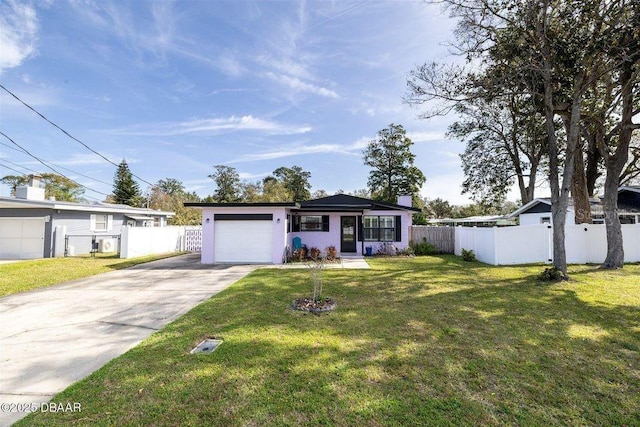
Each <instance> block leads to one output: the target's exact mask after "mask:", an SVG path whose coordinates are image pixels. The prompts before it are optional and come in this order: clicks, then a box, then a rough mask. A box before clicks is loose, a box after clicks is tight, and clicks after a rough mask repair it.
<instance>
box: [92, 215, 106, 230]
mask: <svg viewBox="0 0 640 427" xmlns="http://www.w3.org/2000/svg"><path fill="white" fill-rule="evenodd" d="M95 218H96V220H95V225H94V227H93V231H107V229H108V224H109V217H108V215H95Z"/></svg>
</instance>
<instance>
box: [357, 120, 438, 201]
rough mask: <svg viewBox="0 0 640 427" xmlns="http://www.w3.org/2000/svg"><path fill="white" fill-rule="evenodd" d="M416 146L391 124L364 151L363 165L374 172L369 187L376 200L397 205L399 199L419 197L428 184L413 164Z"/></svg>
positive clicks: (370, 174)
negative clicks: (423, 185)
mask: <svg viewBox="0 0 640 427" xmlns="http://www.w3.org/2000/svg"><path fill="white" fill-rule="evenodd" d="M412 145H413V142H412V141H411V139H409V137H407V134H406V131H405V130H404V128H403V127H402V126H401V125H396V124H393V123H392V124H390V125H389V127H388V128H385V129H382V130H381V131H379V132H378V137H377V138H376V139H374V140H373V141H371V142H369V145H367V148H366V149H365V150H364V164H365V165H367V166H371V167H372V168H373V169H372V170H371V171H370V172H369V180H368V182H367V185H368V187H369V191H370V192H371V194H372V196H373V198H374V199H377V200H383V201H386V202H390V203H396V201H397V199H398V196H401V195H405V194H410V195H412V196H418V194H419V192H420V188H421V187H422V184H424V182H425V181H426V178H425V176H424V175H423V173H422V171H421V170H420V169H418V167H417V166H415V165H414V164H413V160H414V159H415V157H416V156H415V154H413V153H411V146H412Z"/></svg>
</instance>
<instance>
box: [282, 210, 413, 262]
mask: <svg viewBox="0 0 640 427" xmlns="http://www.w3.org/2000/svg"><path fill="white" fill-rule="evenodd" d="M304 215H329V231H328V232H326V231H297V232H295V233H293V232H292V233H289V237H288V239H287V244H288V245H289V247H290V248H292V247H293V238H294V237H300V239H302V244H303V245H306V246H307V248H313V247H315V248H318V249H320V250H321V251H324V250H325V249H326V248H327V246H335V247H336V249H337V250H338V252H340V217H342V216H356V217H357V216H359V215H361V214H360V213H359V212H342V213H341V212H331V213H327V212H304ZM367 215H382V216H385V215H389V216H401V217H402V219H401V221H402V224H401V227H402V234H401V236H402V241H401V242H393V245H394V246H395V247H397V248H398V249H405V248H406V247H407V246H409V227H411V224H412V218H413V216H412V214H411V212H404V211H365V212H364V216H367ZM356 229H357V225H356ZM356 232H357V231H356ZM363 246H364V247H365V248H366V247H367V246H371V247H372V248H373V253H374V254H375V253H376V252H377V251H378V249H379V248H380V247H381V246H382V242H364V245H363V242H359V241H357V240H356V253H357V254H360V255H361V254H362V253H363V251H362V248H363Z"/></svg>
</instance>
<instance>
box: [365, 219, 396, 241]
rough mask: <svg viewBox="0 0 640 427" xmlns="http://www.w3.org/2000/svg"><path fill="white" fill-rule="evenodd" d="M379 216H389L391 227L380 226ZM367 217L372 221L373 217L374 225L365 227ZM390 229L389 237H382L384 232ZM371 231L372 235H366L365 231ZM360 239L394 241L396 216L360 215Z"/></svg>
mask: <svg viewBox="0 0 640 427" xmlns="http://www.w3.org/2000/svg"><path fill="white" fill-rule="evenodd" d="M381 218H385V219H388V218H391V223H392V224H393V227H381V224H382V221H381ZM367 219H369V220H370V222H373V220H374V219H375V224H376V226H375V227H367ZM389 230H390V231H391V239H390V240H387V239H383V234H385V232H388V231H389ZM368 231H371V232H372V237H367V234H368V233H367V232H368ZM362 239H363V240H364V241H365V242H395V241H396V217H395V216H394V215H364V216H363V217H362Z"/></svg>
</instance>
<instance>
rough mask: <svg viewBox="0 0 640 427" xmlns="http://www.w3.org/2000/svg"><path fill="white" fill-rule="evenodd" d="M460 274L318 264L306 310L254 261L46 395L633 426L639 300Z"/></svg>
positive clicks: (151, 417)
mask: <svg viewBox="0 0 640 427" xmlns="http://www.w3.org/2000/svg"><path fill="white" fill-rule="evenodd" d="M445 268H449V267H445ZM398 271H402V272H404V273H403V274H404V277H402V276H398V275H397V272H398ZM455 271H457V270H455V269H452V270H450V272H452V273H453V272H455ZM394 274H396V276H394ZM474 275H475V276H478V277H475V281H473V282H471V283H470V284H469V286H462V285H460V284H456V283H449V284H446V283H444V284H443V283H435V284H429V281H430V280H431V276H430V274H429V272H428V271H426V272H422V273H420V272H418V273H416V272H415V271H411V270H410V269H406V268H402V269H399V270H396V271H393V272H388V273H383V274H374V273H372V272H369V271H366V272H358V274H357V275H354V274H353V273H346V272H341V271H335V272H331V274H327V275H326V282H327V283H326V284H325V288H326V289H327V292H332V293H334V294H335V295H336V299H337V300H338V303H339V308H338V310H337V311H335V312H333V313H331V314H330V315H326V316H319V317H318V316H310V315H307V316H305V315H303V314H302V313H298V312H293V311H291V310H289V309H288V308H287V306H288V303H289V302H290V299H291V296H292V294H293V293H294V292H297V291H299V290H300V289H301V288H304V287H305V286H307V284H306V280H308V279H307V277H306V276H307V275H306V274H304V272H299V273H295V274H291V273H289V272H287V273H282V272H274V271H269V270H262V271H258V272H255V273H253V274H252V275H251V276H249V277H247V278H245V279H244V280H243V281H242V282H240V283H238V284H237V285H235V286H233V287H231V288H229V289H227V290H226V291H224V292H222V293H220V294H218V295H217V296H216V297H214V298H212V299H211V300H209V301H207V302H206V303H204V304H202V305H200V306H198V307H197V308H195V309H194V310H192V311H191V312H190V313H189V314H188V315H187V316H185V317H182V318H181V319H178V320H177V321H176V322H174V323H172V324H171V325H170V326H169V327H167V328H166V329H164V330H163V331H161V332H160V333H157V334H155V335H154V336H152V337H151V338H150V339H149V340H147V341H145V343H143V344H142V345H141V346H139V347H137V348H135V349H133V350H132V351H131V352H129V353H127V354H126V355H125V356H124V357H122V358H120V359H119V360H116V361H114V362H112V363H110V364H109V365H107V366H106V367H105V368H103V369H102V370H101V371H99V372H98V373H96V374H94V375H92V376H91V377H90V378H88V379H87V380H85V381H83V382H81V383H79V384H77V385H75V386H73V387H72V388H71V389H69V390H68V391H67V392H65V393H63V394H62V395H61V396H59V397H56V398H55V399H54V400H56V399H77V398H80V397H84V398H86V396H97V397H96V398H95V399H96V401H95V405H96V406H95V408H104V407H105V406H108V407H109V408H110V410H109V412H110V413H109V414H108V415H105V414H104V413H100V411H99V410H97V411H93V412H92V409H91V405H88V406H89V407H88V409H87V411H83V414H82V415H78V414H75V415H74V414H61V415H60V418H59V419H60V420H63V421H64V422H72V421H73V420H74V417H84V418H82V419H83V420H85V421H86V422H91V421H97V420H100V422H104V423H107V424H109V423H112V424H127V423H134V424H168V425H178V424H183V425H184V424H197V423H200V424H210V425H246V424H258V425H320V424H322V425H443V424H445V425H446V424H449V425H485V424H489V425H497V424H510V425H511V424H528V425H571V424H586V425H637V424H639V423H640V414H639V413H638V410H637V408H638V407H640V397H639V396H640V385H639V384H640V382H639V381H638V378H640V371H639V369H640V368H639V367H640V356H639V354H638V348H639V346H640V336H639V333H638V330H637V325H638V324H639V323H640V313H639V310H638V307H635V306H622V305H618V306H602V305H594V304H590V303H588V302H585V301H584V300H582V299H580V298H579V297H578V295H577V294H576V292H575V291H574V290H573V289H572V288H571V283H568V284H561V285H559V286H553V287H547V286H538V285H537V284H536V283H535V282H533V281H532V278H531V277H526V278H519V279H509V278H502V279H499V280H498V279H495V277H494V276H492V275H489V277H483V276H481V275H477V274H475V273H469V274H468V275H466V276H464V277H467V278H469V279H473V278H474ZM394 277H395V280H394ZM416 280H420V283H415V281H416ZM418 285H419V286H418ZM438 289H440V290H443V289H444V290H447V292H444V291H442V292H434V291H435V290H438ZM211 335H213V336H218V337H222V338H223V339H224V343H223V344H222V345H221V346H220V347H219V348H218V349H217V350H216V351H215V352H214V353H212V354H210V355H198V356H194V355H189V354H188V351H189V350H190V349H191V348H192V347H193V346H194V345H195V344H197V343H198V342H199V340H201V339H202V338H204V337H206V336H211ZM141 390H142V391H141ZM49 416H50V415H49ZM56 417H58V415H56ZM101 417H102V418H101ZM39 419H40V418H39V416H38V417H36V418H35V419H33V420H32V421H36V425H38V424H37V421H38V420H39ZM50 419H51V418H42V419H41V420H43V421H42V425H44V424H47V423H46V422H44V421H49V420H50ZM56 419H58V418H56ZM75 419H76V420H78V419H79V418H75Z"/></svg>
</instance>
